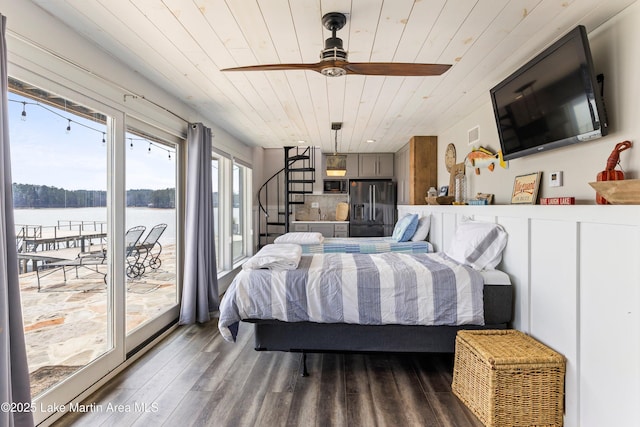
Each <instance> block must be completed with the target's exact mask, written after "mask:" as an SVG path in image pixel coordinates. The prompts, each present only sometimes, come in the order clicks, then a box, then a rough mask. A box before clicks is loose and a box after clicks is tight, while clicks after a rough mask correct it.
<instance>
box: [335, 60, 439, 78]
mask: <svg viewBox="0 0 640 427" xmlns="http://www.w3.org/2000/svg"><path fill="white" fill-rule="evenodd" d="M449 68H451V65H448V64H414V63H410V62H409V63H402V62H349V63H346V64H345V65H344V69H345V70H346V71H347V74H361V75H365V76H439V75H441V74H443V73H444V72H446V71H447V70H448V69H449Z"/></svg>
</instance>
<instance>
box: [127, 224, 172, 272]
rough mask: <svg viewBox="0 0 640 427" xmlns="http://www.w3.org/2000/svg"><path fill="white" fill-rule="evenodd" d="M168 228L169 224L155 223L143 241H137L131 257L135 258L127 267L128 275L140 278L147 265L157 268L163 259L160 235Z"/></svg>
mask: <svg viewBox="0 0 640 427" xmlns="http://www.w3.org/2000/svg"><path fill="white" fill-rule="evenodd" d="M166 229H167V224H158V225H155V226H154V227H153V228H152V229H151V230H149V233H148V234H147V236H146V237H145V238H144V240H143V241H142V243H137V244H136V245H135V246H134V247H133V249H132V251H131V258H132V259H133V260H134V261H133V262H132V263H130V264H129V267H127V276H129V277H130V278H140V277H142V275H143V274H144V272H145V270H146V267H150V268H151V269H153V270H157V269H158V268H159V267H160V265H161V264H162V261H161V260H160V253H161V252H162V245H161V244H160V242H159V239H160V236H162V233H164V230H166Z"/></svg>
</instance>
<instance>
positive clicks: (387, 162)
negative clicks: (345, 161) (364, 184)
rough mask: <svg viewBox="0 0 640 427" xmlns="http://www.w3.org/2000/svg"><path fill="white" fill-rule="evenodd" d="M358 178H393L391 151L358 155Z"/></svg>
mask: <svg viewBox="0 0 640 427" xmlns="http://www.w3.org/2000/svg"><path fill="white" fill-rule="evenodd" d="M358 177H359V178H393V153H365V154H359V155H358Z"/></svg>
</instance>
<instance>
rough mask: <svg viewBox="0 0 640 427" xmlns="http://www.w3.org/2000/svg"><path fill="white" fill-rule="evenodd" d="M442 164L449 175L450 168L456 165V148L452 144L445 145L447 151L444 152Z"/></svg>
mask: <svg viewBox="0 0 640 427" xmlns="http://www.w3.org/2000/svg"><path fill="white" fill-rule="evenodd" d="M444 164H445V166H446V167H447V172H449V173H451V167H452V166H453V165H455V164H456V146H455V145H453V144H449V145H447V149H446V150H445V152H444Z"/></svg>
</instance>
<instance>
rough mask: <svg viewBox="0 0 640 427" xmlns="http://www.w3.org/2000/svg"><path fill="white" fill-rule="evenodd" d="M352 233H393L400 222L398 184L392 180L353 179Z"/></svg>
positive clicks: (371, 234)
mask: <svg viewBox="0 0 640 427" xmlns="http://www.w3.org/2000/svg"><path fill="white" fill-rule="evenodd" d="M349 205H350V209H349V236H350V237H382V236H391V234H392V233H393V227H394V226H395V224H396V216H397V213H396V212H397V211H396V183H395V182H393V181H391V180H368V179H366V180H365V179H363V180H351V181H349Z"/></svg>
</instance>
